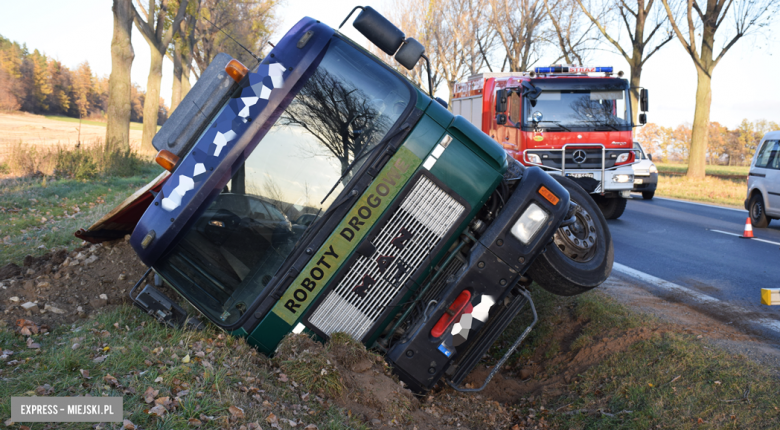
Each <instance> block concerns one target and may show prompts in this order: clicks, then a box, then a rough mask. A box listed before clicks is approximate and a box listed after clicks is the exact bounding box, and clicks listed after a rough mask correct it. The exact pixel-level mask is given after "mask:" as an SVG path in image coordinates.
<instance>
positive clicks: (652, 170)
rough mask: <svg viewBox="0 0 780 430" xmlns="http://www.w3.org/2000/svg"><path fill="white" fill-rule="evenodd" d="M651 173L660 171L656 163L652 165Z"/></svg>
mask: <svg viewBox="0 0 780 430" xmlns="http://www.w3.org/2000/svg"><path fill="white" fill-rule="evenodd" d="M650 173H658V168H657V167H655V164H651V165H650Z"/></svg>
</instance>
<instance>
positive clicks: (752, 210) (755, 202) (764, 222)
mask: <svg viewBox="0 0 780 430" xmlns="http://www.w3.org/2000/svg"><path fill="white" fill-rule="evenodd" d="M748 213H749V214H750V224H752V225H753V227H756V228H764V227H766V226H768V225H769V218H768V217H767V216H766V206H765V205H764V198H763V197H762V196H761V193H755V194H753V196H752V197H750V202H749V203H748Z"/></svg>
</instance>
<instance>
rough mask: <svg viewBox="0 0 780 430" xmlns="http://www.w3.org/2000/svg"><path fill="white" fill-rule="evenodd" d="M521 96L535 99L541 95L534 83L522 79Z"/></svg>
mask: <svg viewBox="0 0 780 430" xmlns="http://www.w3.org/2000/svg"><path fill="white" fill-rule="evenodd" d="M522 85H523V97H527V98H528V99H530V100H536V99H538V98H539V96H540V95H542V90H541V89H540V88H537V87H535V86H534V84H532V83H530V82H528V81H523V84H522Z"/></svg>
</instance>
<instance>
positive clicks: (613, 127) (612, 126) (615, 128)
mask: <svg viewBox="0 0 780 430" xmlns="http://www.w3.org/2000/svg"><path fill="white" fill-rule="evenodd" d="M601 125H604V126H607V127H609V128H611V129H612V130H615V131H620V129H618V128H617V127H615V126H614V125H612V124H610V123H608V122H606V123H603V124H598V125H597V126H596V128H597V129H598V127H599V126H601Z"/></svg>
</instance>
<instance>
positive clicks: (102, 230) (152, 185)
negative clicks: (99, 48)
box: [74, 171, 170, 243]
mask: <svg viewBox="0 0 780 430" xmlns="http://www.w3.org/2000/svg"><path fill="white" fill-rule="evenodd" d="M169 176H170V172H167V171H166V172H162V173H160V175H159V176H157V177H156V178H154V179H152V181H151V182H149V183H148V184H146V185H144V186H143V187H141V188H139V189H138V190H136V191H135V192H134V193H133V194H132V195H130V196H129V197H128V198H126V199H125V200H124V201H122V203H120V204H118V205H117V206H116V207H115V208H114V209H112V210H111V212H109V213H107V214H106V215H105V216H103V217H102V218H100V219H99V220H97V221H96V222H95V223H94V224H92V225H91V226H89V228H87V229H83V228H82V229H79V231H77V232H76V233H75V234H74V236H76V237H78V238H79V239H83V240H86V241H87V242H90V243H100V242H105V241H109V240H115V239H121V238H123V237H125V235H126V234H130V233H132V232H133V230H134V229H135V225H136V224H138V221H139V220H140V219H141V216H142V215H143V214H144V212H146V208H148V207H149V205H150V204H152V201H153V200H154V196H155V195H156V194H157V193H159V192H160V190H161V189H162V186H163V184H164V183H165V181H166V180H167V179H168V177H169Z"/></svg>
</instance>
